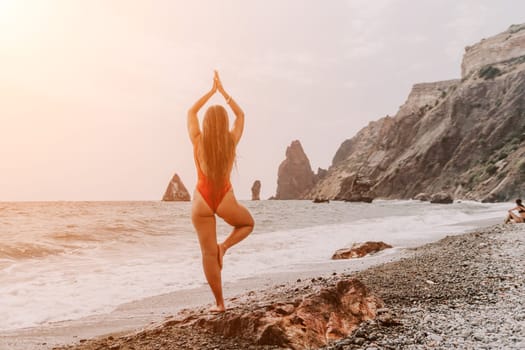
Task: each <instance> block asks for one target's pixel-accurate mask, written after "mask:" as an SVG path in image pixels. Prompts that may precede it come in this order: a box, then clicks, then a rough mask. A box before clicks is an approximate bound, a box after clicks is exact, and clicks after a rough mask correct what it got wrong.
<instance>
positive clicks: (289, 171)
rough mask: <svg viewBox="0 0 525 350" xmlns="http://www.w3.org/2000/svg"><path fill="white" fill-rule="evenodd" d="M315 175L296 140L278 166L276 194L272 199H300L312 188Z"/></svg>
mask: <svg viewBox="0 0 525 350" xmlns="http://www.w3.org/2000/svg"><path fill="white" fill-rule="evenodd" d="M315 180H316V175H315V174H314V172H313V171H312V167H311V166H310V161H309V160H308V157H306V154H305V153H304V150H303V146H302V145H301V143H300V142H299V141H298V140H295V141H293V142H292V144H291V145H290V146H288V148H287V149H286V159H285V160H284V161H283V162H282V163H281V165H279V172H278V174H277V193H276V195H275V197H273V198H274V199H301V198H303V197H304V196H305V195H306V194H307V193H308V192H309V191H310V190H311V189H312V187H313V185H314V183H315Z"/></svg>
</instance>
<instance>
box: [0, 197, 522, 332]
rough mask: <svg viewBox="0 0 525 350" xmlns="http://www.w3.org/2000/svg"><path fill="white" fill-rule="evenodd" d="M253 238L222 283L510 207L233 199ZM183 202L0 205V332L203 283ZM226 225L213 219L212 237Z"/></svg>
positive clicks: (461, 226)
mask: <svg viewBox="0 0 525 350" xmlns="http://www.w3.org/2000/svg"><path fill="white" fill-rule="evenodd" d="M241 203H242V204H243V205H245V206H246V207H247V208H248V209H249V210H250V211H251V213H252V215H253V216H254V219H255V222H256V225H255V229H254V232H253V233H252V234H251V235H250V236H249V237H248V238H247V239H246V240H244V241H243V242H241V243H240V244H239V245H237V246H235V247H233V248H232V249H231V250H230V251H228V254H227V256H226V258H225V266H224V270H223V280H227V281H235V280H238V279H242V278H248V277H256V276H257V275H260V274H266V273H275V272H294V271H304V270H305V269H308V268H311V266H312V264H322V263H326V262H327V261H329V260H330V258H331V256H332V254H333V253H334V251H335V250H337V249H339V248H343V247H347V246H350V245H351V244H352V243H354V242H362V241H367V240H381V241H384V242H386V243H389V244H392V245H393V246H394V247H395V249H402V248H406V247H414V246H418V245H421V244H424V243H427V242H431V241H436V240H438V239H440V238H442V237H444V236H446V235H451V234H460V233H463V232H465V231H469V230H472V229H475V228H476V227H479V226H483V225H486V222H487V220H496V221H497V222H502V221H503V219H504V217H505V215H506V211H507V209H509V208H511V207H512V206H513V205H512V203H499V204H482V203H478V202H469V201H463V202H456V203H453V204H449V205H438V204H430V203H428V202H419V201H390V200H376V201H374V202H373V203H371V204H367V203H345V202H330V203H321V204H314V203H312V202H310V201H293V200H292V201H265V200H263V201H241ZM190 210H191V203H189V202H160V201H144V202H138V201H136V202H0V312H1V315H2V317H0V331H1V330H14V329H19V328H25V327H32V326H38V325H46V324H47V323H49V322H55V321H61V320H71V319H77V318H81V317H83V316H88V315H94V314H101V313H107V312H111V311H112V310H113V309H115V307H117V306H118V305H119V304H122V303H126V302H130V301H133V300H139V299H142V298H145V297H149V296H154V295H159V294H163V293H168V292H173V291H178V290H183V289H191V288H195V287H200V286H202V285H204V284H205V279H204V275H203V273H202V267H201V257H200V250H199V245H198V240H197V237H196V234H195V232H194V230H193V227H192V224H191V219H190ZM230 229H231V228H230V227H229V226H228V225H226V224H225V223H223V222H222V221H221V220H218V224H217V235H218V237H219V240H220V239H222V238H224V237H225V236H226V235H227V234H228V233H229V232H230Z"/></svg>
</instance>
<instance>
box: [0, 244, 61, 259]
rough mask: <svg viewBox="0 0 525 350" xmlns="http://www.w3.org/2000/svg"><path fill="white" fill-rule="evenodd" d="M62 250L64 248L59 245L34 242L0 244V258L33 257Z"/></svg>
mask: <svg viewBox="0 0 525 350" xmlns="http://www.w3.org/2000/svg"><path fill="white" fill-rule="evenodd" d="M62 252H64V249H63V248H61V247H49V246H47V245H41V244H34V243H19V244H18V245H17V244H15V245H8V244H0V259H10V260H21V259H35V258H42V257H45V256H49V255H52V254H60V253H62Z"/></svg>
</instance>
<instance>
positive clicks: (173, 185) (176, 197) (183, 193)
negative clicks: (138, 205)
mask: <svg viewBox="0 0 525 350" xmlns="http://www.w3.org/2000/svg"><path fill="white" fill-rule="evenodd" d="M162 200H163V201H165V202H173V201H182V202H188V201H190V200H191V197H190V193H189V192H188V190H187V189H186V186H184V184H183V183H182V180H181V179H180V177H179V175H177V174H175V175H173V177H172V178H171V180H170V183H169V184H168V187H167V188H166V191H165V192H164V196H162Z"/></svg>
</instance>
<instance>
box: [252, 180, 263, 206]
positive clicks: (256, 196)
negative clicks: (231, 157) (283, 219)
mask: <svg viewBox="0 0 525 350" xmlns="http://www.w3.org/2000/svg"><path fill="white" fill-rule="evenodd" d="M260 199H261V181H259V180H255V181H254V183H253V185H252V201H258V200H260Z"/></svg>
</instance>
